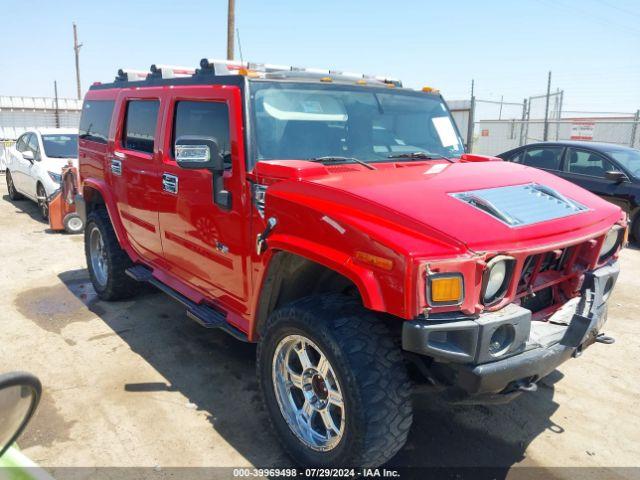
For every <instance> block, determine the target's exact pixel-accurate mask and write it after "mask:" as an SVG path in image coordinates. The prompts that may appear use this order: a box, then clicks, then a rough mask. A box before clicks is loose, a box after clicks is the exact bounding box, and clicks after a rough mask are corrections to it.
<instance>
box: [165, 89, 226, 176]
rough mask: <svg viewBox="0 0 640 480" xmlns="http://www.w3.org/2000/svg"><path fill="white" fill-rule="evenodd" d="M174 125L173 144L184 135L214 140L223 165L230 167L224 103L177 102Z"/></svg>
mask: <svg viewBox="0 0 640 480" xmlns="http://www.w3.org/2000/svg"><path fill="white" fill-rule="evenodd" d="M174 125H175V126H174V132H173V141H174V143H175V140H176V139H177V138H179V137H182V136H185V135H194V136H198V137H212V138H215V139H216V140H217V141H218V148H219V149H220V153H221V154H222V156H223V157H224V160H225V163H227V165H228V167H231V141H230V138H229V108H228V107H227V104H226V103H224V102H190V101H182V102H178V103H177V104H176V114H175V121H174Z"/></svg>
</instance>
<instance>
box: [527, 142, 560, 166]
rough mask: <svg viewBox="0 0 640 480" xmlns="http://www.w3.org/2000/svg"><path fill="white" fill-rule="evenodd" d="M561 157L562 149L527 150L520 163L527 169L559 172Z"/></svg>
mask: <svg viewBox="0 0 640 480" xmlns="http://www.w3.org/2000/svg"><path fill="white" fill-rule="evenodd" d="M561 156H562V147H545V148H529V149H527V150H525V152H524V156H523V158H522V160H521V163H524V164H525V165H527V166H529V167H535V168H546V169H547V170H559V169H560V157H561Z"/></svg>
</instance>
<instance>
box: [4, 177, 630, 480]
mask: <svg viewBox="0 0 640 480" xmlns="http://www.w3.org/2000/svg"><path fill="white" fill-rule="evenodd" d="M0 192H2V193H1V194H0V195H2V197H1V198H0V232H1V235H0V252H2V267H1V268H0V321H1V325H2V331H1V332H2V333H0V336H1V337H0V338H1V342H2V343H1V345H2V347H1V349H0V365H1V366H2V368H1V370H2V371H9V370H28V371H30V372H33V373H35V374H36V375H38V376H39V377H40V379H41V380H42V383H43V385H44V386H45V394H44V398H43V401H42V403H41V406H40V409H39V411H38V413H37V415H36V417H35V419H34V421H33V422H32V424H31V425H30V427H29V428H28V430H27V432H26V433H25V435H24V436H23V437H22V438H21V440H20V442H19V443H20V445H21V447H22V448H23V449H24V451H25V453H26V454H27V455H28V456H29V457H31V458H32V459H33V460H35V461H36V462H38V463H40V464H41V465H44V466H49V467H61V466H148V467H154V466H161V467H162V468H165V467H170V466H250V465H255V466H260V467H266V466H285V465H290V461H289V460H288V458H287V457H286V455H285V454H284V453H283V451H282V450H281V448H280V447H279V445H278V443H277V441H276V439H275V437H274V436H273V434H272V433H271V431H270V430H269V428H268V424H267V420H266V415H265V413H264V412H263V410H262V408H261V404H260V401H259V392H258V386H257V384H256V380H255V373H254V357H255V348H254V347H253V346H252V345H246V344H243V343H240V342H237V341H235V340H234V339H232V338H231V337H229V336H227V335H226V334H224V333H221V332H215V331H208V330H205V329H203V328H202V327H200V326H199V325H197V324H196V323H194V322H192V321H191V320H189V319H187V317H186V316H185V314H184V308H183V307H181V306H180V305H179V304H177V303H175V302H174V301H172V300H171V299H169V298H168V297H166V296H164V295H162V294H160V293H147V294H145V295H142V296H141V297H139V298H137V299H135V300H134V301H126V302H119V303H111V304H107V303H103V302H100V301H98V300H97V299H96V297H95V293H94V292H93V290H92V287H91V284H90V282H89V279H88V275H87V271H86V269H85V260H84V252H83V237H82V235H75V236H73V235H66V234H60V233H54V232H51V231H49V230H48V228H47V227H48V226H47V225H46V224H45V223H43V222H42V221H40V220H39V217H38V213H37V210H36V206H35V205H34V204H32V203H31V202H28V201H20V202H15V203H11V202H10V201H9V199H8V196H7V195H6V185H5V181H4V176H0ZM639 273H640V252H639V251H637V250H632V249H627V250H626V251H625V252H624V253H623V255H622V274H621V278H620V281H619V282H618V286H617V290H616V292H615V293H614V294H613V297H612V300H611V309H610V316H609V323H608V324H607V325H606V328H605V331H606V332H607V334H609V335H612V336H613V337H615V338H616V340H617V341H616V343H615V345H612V346H607V345H600V344H597V345H595V346H593V347H592V348H590V349H588V350H587V351H586V353H585V354H584V355H583V356H582V357H581V358H580V359H577V360H573V361H570V362H568V363H567V364H565V365H563V366H562V367H561V368H560V369H559V370H558V371H556V372H554V373H552V374H551V375H550V376H549V377H548V378H546V379H545V380H544V381H543V382H542V384H541V385H540V387H541V388H539V389H538V391H537V392H535V393H531V394H525V395H523V396H521V397H520V398H518V399H517V400H515V401H514V402H512V403H511V404H509V405H506V406H491V407H484V406H451V405H447V404H444V403H442V402H441V401H439V400H438V399H437V398H431V397H421V398H416V399H415V421H414V425H413V428H412V431H411V435H410V438H409V442H408V444H407V445H406V447H405V448H404V449H403V450H402V451H401V452H400V453H399V455H398V456H397V457H396V458H394V459H393V461H392V462H391V465H392V466H407V465H412V466H423V465H429V466H476V465H483V466H512V465H513V466H538V467H545V468H546V467H557V466H571V467H578V466H588V467H606V468H607V470H600V472H601V473H605V476H614V477H616V478H623V477H632V476H637V475H638V473H637V471H635V470H625V469H622V470H615V471H614V470H613V469H611V468H612V467H625V466H640V420H639V419H640V415H639V414H638V412H639V411H640V381H639V380H640V362H639V361H638V359H639V352H640V320H639V319H638V315H637V312H638V307H639V303H640V295H639V294H638V292H640V274H639ZM610 469H611V470H610ZM571 472H573V473H571ZM578 472H580V471H578ZM583 472H584V471H583ZM549 473H552V475H553V476H554V477H564V476H573V475H579V476H580V477H584V475H583V473H576V471H575V470H565V469H561V470H556V469H554V470H553V472H551V471H549ZM585 473H586V472H585ZM587 476H588V475H587Z"/></svg>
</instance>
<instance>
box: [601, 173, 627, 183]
mask: <svg viewBox="0 0 640 480" xmlns="http://www.w3.org/2000/svg"><path fill="white" fill-rule="evenodd" d="M604 176H605V178H606V179H607V180H612V181H614V182H616V183H622V182H624V181H626V180H629V178H628V177H627V176H626V175H625V174H624V172H619V171H617V170H612V171H610V172H607V173H605V175H604Z"/></svg>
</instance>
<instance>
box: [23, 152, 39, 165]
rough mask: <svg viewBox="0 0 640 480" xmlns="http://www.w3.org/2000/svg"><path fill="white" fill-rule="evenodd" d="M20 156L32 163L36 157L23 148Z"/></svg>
mask: <svg viewBox="0 0 640 480" xmlns="http://www.w3.org/2000/svg"><path fill="white" fill-rule="evenodd" d="M22 158H24V159H25V160H27V161H28V162H31V163H33V162H34V161H35V159H36V156H35V155H34V154H33V152H32V151H31V150H25V151H24V152H22Z"/></svg>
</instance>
